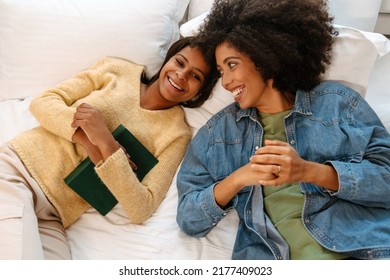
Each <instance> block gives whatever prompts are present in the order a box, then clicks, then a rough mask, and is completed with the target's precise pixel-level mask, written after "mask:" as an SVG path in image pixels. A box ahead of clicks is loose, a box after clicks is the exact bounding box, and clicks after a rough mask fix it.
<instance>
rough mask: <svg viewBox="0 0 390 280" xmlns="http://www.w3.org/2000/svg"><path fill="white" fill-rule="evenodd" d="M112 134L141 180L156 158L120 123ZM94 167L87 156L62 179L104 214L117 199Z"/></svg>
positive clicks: (153, 164)
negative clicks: (135, 168)
mask: <svg viewBox="0 0 390 280" xmlns="http://www.w3.org/2000/svg"><path fill="white" fill-rule="evenodd" d="M112 135H113V136H114V138H115V139H116V140H117V141H118V142H119V143H120V144H121V145H122V146H123V147H124V148H125V149H126V152H127V153H128V154H129V155H130V157H131V160H132V161H133V162H134V163H135V164H136V165H137V170H135V171H134V172H135V173H136V175H137V178H138V179H139V180H140V181H141V180H142V179H143V178H144V177H145V175H146V174H147V173H148V172H149V171H150V170H151V169H152V168H153V167H154V166H155V165H156V164H157V163H158V160H157V158H156V157H155V156H154V155H153V154H152V153H151V152H150V151H149V150H148V149H147V148H146V147H145V146H144V145H143V144H142V143H141V142H140V141H139V140H138V139H137V138H136V137H135V136H134V135H133V134H132V133H131V132H130V131H129V130H128V129H127V128H126V127H125V126H123V125H122V124H121V125H119V126H118V127H117V128H116V129H115V130H114V131H113V133H112ZM94 167H95V165H94V164H93V162H92V161H91V160H90V158H89V157H87V158H86V159H85V160H83V161H82V162H81V163H80V164H79V165H78V166H77V167H76V168H75V169H74V170H73V171H72V172H71V173H70V174H69V175H68V176H67V177H66V178H65V179H64V180H65V183H66V184H67V185H68V186H69V187H71V188H72V189H73V190H74V191H75V192H76V193H77V194H78V195H80V196H81V197H82V198H83V199H85V200H86V201H87V202H88V203H89V204H90V205H91V206H92V207H94V208H95V209H96V210H97V211H98V212H99V213H100V214H102V215H106V214H107V213H108V212H109V211H110V210H111V209H112V208H113V207H114V206H115V205H116V204H117V203H118V201H117V200H116V198H115V197H114V196H113V194H112V193H111V192H110V190H109V189H108V188H107V187H106V186H105V185H104V184H103V182H102V181H101V180H100V178H99V176H98V175H97V174H96V172H95V169H94Z"/></svg>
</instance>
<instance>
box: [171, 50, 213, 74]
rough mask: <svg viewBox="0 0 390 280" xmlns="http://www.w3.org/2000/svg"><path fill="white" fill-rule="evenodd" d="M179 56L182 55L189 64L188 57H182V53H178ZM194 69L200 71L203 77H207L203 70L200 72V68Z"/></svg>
mask: <svg viewBox="0 0 390 280" xmlns="http://www.w3.org/2000/svg"><path fill="white" fill-rule="evenodd" d="M177 55H180V56H181V57H182V58H183V59H184V60H185V61H186V62H187V63H189V61H188V59H187V57H185V56H184V55H182V54H181V53H178V54H177ZM194 68H195V69H196V70H197V71H199V72H200V73H201V74H202V75H203V77H206V75H205V73H204V72H203V71H202V70H200V69H199V68H198V67H194Z"/></svg>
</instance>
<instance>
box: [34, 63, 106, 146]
mask: <svg viewBox="0 0 390 280" xmlns="http://www.w3.org/2000/svg"><path fill="white" fill-rule="evenodd" d="M106 61H107V58H104V59H101V60H100V61H98V62H97V63H96V64H95V65H93V66H92V67H90V68H89V69H87V70H85V71H83V72H80V73H78V74H76V75H74V76H73V77H72V78H69V79H68V80H65V81H63V82H62V83H59V84H58V85H57V86H55V87H53V88H50V89H48V90H47V91H45V92H43V93H42V94H40V95H38V96H37V97H35V98H34V99H33V100H32V101H31V103H30V111H31V113H32V114H33V115H34V117H35V118H36V119H37V120H38V121H39V123H40V124H41V125H42V126H43V127H44V128H45V129H47V130H49V131H50V132H52V133H54V134H56V135H59V136H61V137H64V138H65V139H68V140H69V141H71V139H72V136H73V133H74V131H75V129H74V128H72V127H71V123H72V121H73V115H74V113H75V112H76V107H77V106H78V105H79V104H80V103H81V101H80V102H77V101H79V100H80V99H82V98H84V97H86V96H88V95H89V94H91V93H92V92H93V91H95V90H98V89H100V88H102V86H103V83H104V81H103V80H102V79H101V78H100V77H101V74H102V73H105V72H106V70H107V67H108V66H109V64H108V63H106Z"/></svg>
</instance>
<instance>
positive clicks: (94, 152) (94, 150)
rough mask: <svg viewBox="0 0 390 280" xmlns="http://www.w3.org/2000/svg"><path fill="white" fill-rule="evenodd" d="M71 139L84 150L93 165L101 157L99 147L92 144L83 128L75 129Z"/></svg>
mask: <svg viewBox="0 0 390 280" xmlns="http://www.w3.org/2000/svg"><path fill="white" fill-rule="evenodd" d="M72 140H73V141H74V142H75V143H78V144H80V145H81V146H82V147H83V148H84V149H85V150H86V152H87V154H88V156H89V158H90V159H91V161H92V162H93V163H94V164H95V165H96V164H97V163H98V162H99V161H101V160H102V159H103V157H102V154H101V153H100V150H99V148H98V147H97V146H96V145H94V144H92V142H91V141H89V139H88V137H87V135H86V134H85V132H84V130H82V129H81V128H80V127H79V128H77V129H76V131H75V133H74V134H73V137H72Z"/></svg>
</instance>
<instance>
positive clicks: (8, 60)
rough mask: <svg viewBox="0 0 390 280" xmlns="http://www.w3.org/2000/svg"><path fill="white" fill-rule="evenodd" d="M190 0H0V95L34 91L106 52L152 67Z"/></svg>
mask: <svg viewBox="0 0 390 280" xmlns="http://www.w3.org/2000/svg"><path fill="white" fill-rule="evenodd" d="M189 1H190V0H146V1H129V0H111V1H106V0H55V1H53V0H17V1H14V0H0V100H4V99H12V98H22V97H25V96H30V95H34V94H37V93H40V92H41V91H43V90H45V89H47V88H48V87H50V86H53V85H55V84H57V83H58V82H61V81H63V80H64V79H66V78H68V77H69V76H71V75H73V74H75V73H77V72H79V71H81V70H83V69H85V68H87V67H89V66H90V65H92V64H93V63H95V62H96V61H97V60H98V59H100V58H102V57H104V56H118V57H123V58H127V59H129V60H132V61H134V62H135V63H139V64H142V65H145V66H146V72H147V75H148V76H151V75H152V74H154V73H156V72H157V70H158V68H159V66H160V64H161V63H162V61H163V58H164V56H165V54H166V51H167V49H168V47H169V46H170V45H171V44H172V43H173V42H174V41H176V40H177V39H178V38H179V37H180V33H179V25H178V23H179V22H180V21H181V19H182V18H183V16H184V14H185V11H186V9H187V7H188V4H189Z"/></svg>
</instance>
